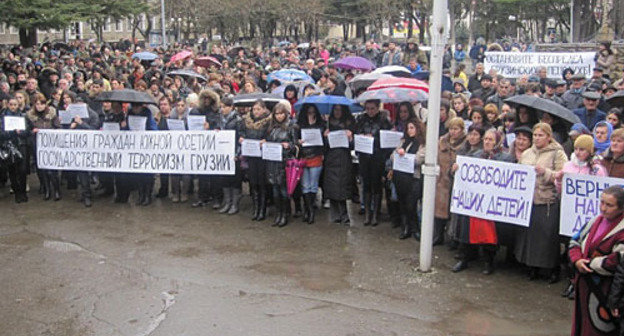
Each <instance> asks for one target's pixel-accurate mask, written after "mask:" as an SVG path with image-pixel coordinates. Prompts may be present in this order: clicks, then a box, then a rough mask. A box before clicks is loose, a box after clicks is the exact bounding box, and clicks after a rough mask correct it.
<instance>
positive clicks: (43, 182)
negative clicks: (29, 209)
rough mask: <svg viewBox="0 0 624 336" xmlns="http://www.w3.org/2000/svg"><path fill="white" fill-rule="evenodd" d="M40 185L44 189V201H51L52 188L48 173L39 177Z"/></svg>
mask: <svg viewBox="0 0 624 336" xmlns="http://www.w3.org/2000/svg"><path fill="white" fill-rule="evenodd" d="M39 184H40V186H42V187H43V199H44V200H45V201H48V200H50V198H52V188H50V179H49V178H48V173H45V172H44V173H41V175H40V176H39Z"/></svg>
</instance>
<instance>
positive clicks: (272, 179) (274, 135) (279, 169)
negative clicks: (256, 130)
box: [266, 120, 297, 186]
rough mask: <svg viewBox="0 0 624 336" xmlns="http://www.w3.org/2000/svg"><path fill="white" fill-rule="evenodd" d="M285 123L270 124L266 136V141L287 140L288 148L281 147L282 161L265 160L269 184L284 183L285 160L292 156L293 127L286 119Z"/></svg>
mask: <svg viewBox="0 0 624 336" xmlns="http://www.w3.org/2000/svg"><path fill="white" fill-rule="evenodd" d="M284 124H285V125H272V126H271V128H270V129H269V131H268V133H267V137H266V141H267V142H279V143H282V142H287V143H288V145H289V147H288V149H282V161H281V162H278V161H266V178H267V181H268V182H269V183H270V184H277V185H282V186H283V185H286V160H288V159H291V158H293V157H294V154H295V151H296V149H295V142H296V139H297V136H296V130H295V128H294V127H293V126H292V125H290V124H289V122H288V121H287V120H286V121H284Z"/></svg>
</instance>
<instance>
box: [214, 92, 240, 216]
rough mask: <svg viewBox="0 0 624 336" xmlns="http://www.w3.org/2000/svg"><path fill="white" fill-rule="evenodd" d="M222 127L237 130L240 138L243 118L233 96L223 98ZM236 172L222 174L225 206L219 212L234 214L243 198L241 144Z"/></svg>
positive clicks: (238, 150)
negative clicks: (235, 106)
mask: <svg viewBox="0 0 624 336" xmlns="http://www.w3.org/2000/svg"><path fill="white" fill-rule="evenodd" d="M221 116H222V118H223V119H222V121H221V127H222V129H224V130H232V131H234V132H236V135H235V139H237V138H238V136H239V132H240V128H241V123H242V118H241V117H240V115H239V114H238V111H236V110H235V109H234V102H233V100H232V98H229V97H225V98H223V99H222V100H221ZM235 146H236V147H235V149H234V153H235V161H234V164H235V169H236V170H235V173H234V175H225V176H222V179H223V207H222V208H221V209H219V213H227V214H228V215H234V214H236V213H238V202H239V201H240V198H241V183H242V176H241V175H242V173H241V167H240V151H241V148H240V144H238V143H236V144H235Z"/></svg>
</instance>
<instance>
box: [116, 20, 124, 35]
mask: <svg viewBox="0 0 624 336" xmlns="http://www.w3.org/2000/svg"><path fill="white" fill-rule="evenodd" d="M115 31H116V32H122V31H123V21H122V20H118V21H117V22H116V23H115Z"/></svg>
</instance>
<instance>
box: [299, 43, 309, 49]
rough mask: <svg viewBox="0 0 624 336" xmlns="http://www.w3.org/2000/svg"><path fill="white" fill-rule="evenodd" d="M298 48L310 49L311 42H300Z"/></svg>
mask: <svg viewBox="0 0 624 336" xmlns="http://www.w3.org/2000/svg"><path fill="white" fill-rule="evenodd" d="M297 48H298V49H308V48H310V43H308V42H304V43H299V45H297Z"/></svg>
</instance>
